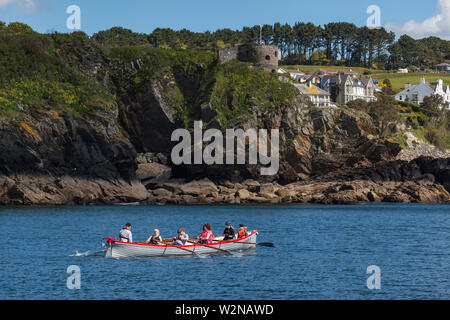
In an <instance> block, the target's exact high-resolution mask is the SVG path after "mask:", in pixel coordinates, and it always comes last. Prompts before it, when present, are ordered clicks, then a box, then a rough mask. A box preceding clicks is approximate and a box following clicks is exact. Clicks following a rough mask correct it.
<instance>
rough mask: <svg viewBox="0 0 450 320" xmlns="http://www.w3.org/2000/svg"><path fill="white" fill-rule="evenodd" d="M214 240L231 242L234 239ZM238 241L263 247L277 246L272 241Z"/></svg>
mask: <svg viewBox="0 0 450 320" xmlns="http://www.w3.org/2000/svg"><path fill="white" fill-rule="evenodd" d="M214 241H217V242H227V243H230V242H234V241H232V240H231V241H229V240H225V241H224V240H214ZM236 243H243V244H254V245H257V246H262V247H270V248H274V247H275V245H274V244H273V243H272V242H261V243H256V242H245V241H236Z"/></svg>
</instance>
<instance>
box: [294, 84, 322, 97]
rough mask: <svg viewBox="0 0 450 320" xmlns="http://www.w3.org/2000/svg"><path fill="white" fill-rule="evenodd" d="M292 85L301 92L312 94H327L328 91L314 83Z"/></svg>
mask: <svg viewBox="0 0 450 320" xmlns="http://www.w3.org/2000/svg"><path fill="white" fill-rule="evenodd" d="M294 86H295V87H296V88H297V89H298V90H299V91H300V92H301V93H303V94H306V95H309V96H311V95H313V96H329V95H330V93H329V92H327V91H325V90H322V89H320V88H319V87H317V86H315V85H311V86H307V85H305V84H294Z"/></svg>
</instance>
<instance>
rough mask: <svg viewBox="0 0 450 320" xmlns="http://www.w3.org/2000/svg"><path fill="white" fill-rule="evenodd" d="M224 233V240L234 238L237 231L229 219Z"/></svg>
mask: <svg viewBox="0 0 450 320" xmlns="http://www.w3.org/2000/svg"><path fill="white" fill-rule="evenodd" d="M223 235H224V237H223V240H224V241H227V240H232V239H234V235H235V231H234V228H233V226H232V225H231V222H230V221H227V222H226V223H225V230H224V231H223Z"/></svg>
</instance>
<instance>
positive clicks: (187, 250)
mask: <svg viewBox="0 0 450 320" xmlns="http://www.w3.org/2000/svg"><path fill="white" fill-rule="evenodd" d="M163 241H164V243H165V244H166V245H167V246H169V247H172V248H177V249H180V250H184V251H186V252H190V253H192V254H193V255H195V256H198V257H200V255H199V254H198V253H197V252H195V251H192V250H189V249H186V248H181V247H178V246H174V245H173V244H170V243H167V242H166V240H163Z"/></svg>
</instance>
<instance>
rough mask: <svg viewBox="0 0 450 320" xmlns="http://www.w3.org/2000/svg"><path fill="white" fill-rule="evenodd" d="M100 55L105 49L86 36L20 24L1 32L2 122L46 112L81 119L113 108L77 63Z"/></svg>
mask: <svg viewBox="0 0 450 320" xmlns="http://www.w3.org/2000/svg"><path fill="white" fill-rule="evenodd" d="M98 56H100V57H101V50H100V49H99V48H97V47H96V46H95V45H94V44H92V43H91V41H90V39H89V38H88V37H87V36H86V35H84V34H83V33H73V34H70V35H67V34H65V35H61V34H52V35H43V34H38V33H35V32H33V31H32V30H31V29H30V28H29V27H28V26H26V25H23V24H19V23H14V24H10V25H9V26H8V27H3V28H1V29H0V71H1V72H0V113H1V115H2V117H4V118H7V119H11V118H18V119H19V118H23V117H26V116H33V115H34V114H35V113H36V112H38V111H39V109H41V108H44V107H48V108H52V109H57V110H61V111H62V110H67V111H72V112H74V113H76V114H79V115H88V114H91V113H92V112H93V111H94V110H96V109H99V108H109V107H111V106H112V105H113V97H112V96H111V94H110V93H109V92H108V91H107V90H106V89H105V88H104V87H103V86H102V85H101V84H100V82H99V81H97V79H96V78H95V77H89V76H88V75H86V74H85V73H83V71H82V70H80V69H79V63H77V62H78V61H79V60H80V59H83V58H87V59H88V58H89V57H95V58H97V57H98ZM81 63H82V61H81Z"/></svg>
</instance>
